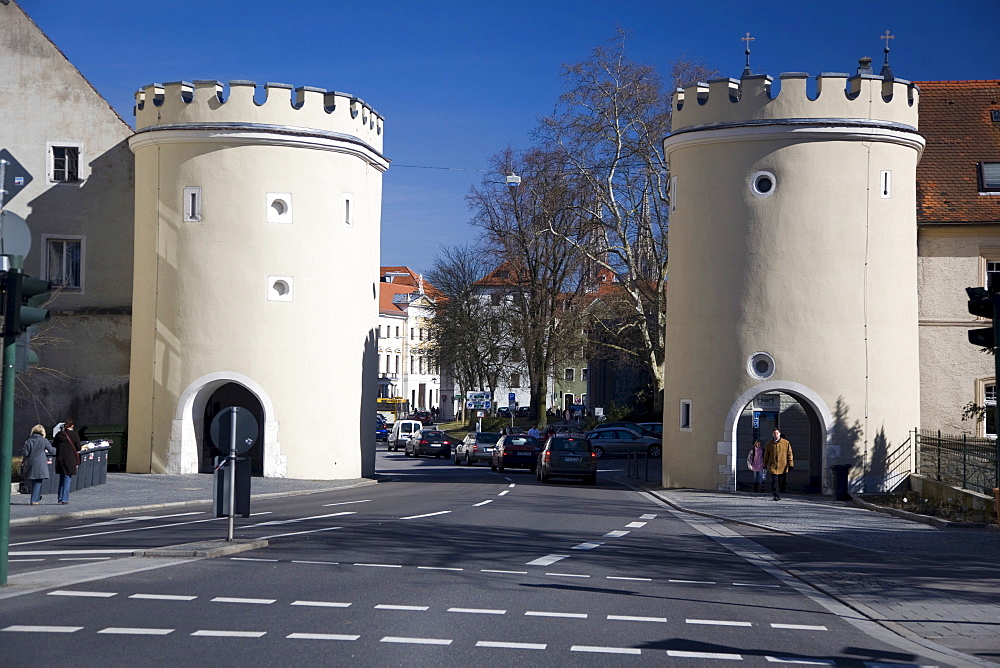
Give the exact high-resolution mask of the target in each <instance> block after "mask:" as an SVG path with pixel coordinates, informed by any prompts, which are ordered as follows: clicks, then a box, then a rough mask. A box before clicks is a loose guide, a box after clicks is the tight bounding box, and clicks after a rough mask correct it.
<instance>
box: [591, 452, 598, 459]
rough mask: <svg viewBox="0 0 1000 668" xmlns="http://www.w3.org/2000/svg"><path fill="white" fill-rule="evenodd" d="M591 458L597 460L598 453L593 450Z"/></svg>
mask: <svg viewBox="0 0 1000 668" xmlns="http://www.w3.org/2000/svg"><path fill="white" fill-rule="evenodd" d="M590 458H591V459H597V453H596V452H594V451H593V450H591V451H590Z"/></svg>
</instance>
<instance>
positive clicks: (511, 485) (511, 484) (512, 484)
mask: <svg viewBox="0 0 1000 668" xmlns="http://www.w3.org/2000/svg"><path fill="white" fill-rule="evenodd" d="M516 484H517V483H514V482H512V483H510V484H509V485H507V486H508V487H513V486H514V485H516Z"/></svg>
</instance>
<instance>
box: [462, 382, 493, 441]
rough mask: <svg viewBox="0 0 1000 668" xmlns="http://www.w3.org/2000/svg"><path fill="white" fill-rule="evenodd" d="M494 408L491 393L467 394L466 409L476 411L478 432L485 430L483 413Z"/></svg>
mask: <svg viewBox="0 0 1000 668" xmlns="http://www.w3.org/2000/svg"><path fill="white" fill-rule="evenodd" d="M492 406H493V394H492V393H490V392H466V393H465V407H466V408H469V409H471V410H474V411H476V416H477V420H476V431H477V432H479V431H482V430H483V413H484V411H488V410H489V409H490V408H491V407H492Z"/></svg>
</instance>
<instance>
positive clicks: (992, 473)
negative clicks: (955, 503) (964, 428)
mask: <svg viewBox="0 0 1000 668" xmlns="http://www.w3.org/2000/svg"><path fill="white" fill-rule="evenodd" d="M915 437H916V438H915V441H916V444H917V450H916V462H915V468H916V473H917V474H919V475H922V476H925V477H928V478H934V479H935V480H939V481H941V482H943V483H946V484H948V485H952V486H953V487H960V488H962V489H968V490H971V491H974V492H979V493H981V494H989V495H991V496H992V494H993V488H994V487H997V486H998V471H997V461H998V448H1000V442H998V441H997V440H995V439H991V438H982V437H978V436H969V435H967V434H942V433H941V432H940V431H930V430H925V429H918V430H916V434H915Z"/></svg>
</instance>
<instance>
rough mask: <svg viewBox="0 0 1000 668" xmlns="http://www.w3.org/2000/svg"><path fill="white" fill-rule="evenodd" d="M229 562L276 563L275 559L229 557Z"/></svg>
mask: <svg viewBox="0 0 1000 668" xmlns="http://www.w3.org/2000/svg"><path fill="white" fill-rule="evenodd" d="M229 560H230V561H270V562H277V561H278V560H277V559H257V558H255V557H230V558H229Z"/></svg>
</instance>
